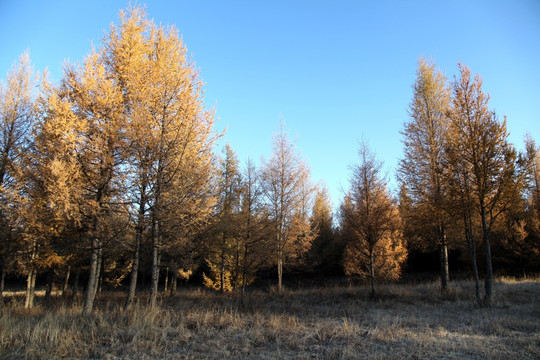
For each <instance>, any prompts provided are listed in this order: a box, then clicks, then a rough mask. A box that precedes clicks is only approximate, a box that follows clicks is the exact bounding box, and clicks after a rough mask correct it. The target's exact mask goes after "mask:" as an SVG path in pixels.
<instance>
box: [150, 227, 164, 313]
mask: <svg viewBox="0 0 540 360" xmlns="http://www.w3.org/2000/svg"><path fill="white" fill-rule="evenodd" d="M155 229H156V231H155V236H154V237H153V238H154V241H153V246H152V279H151V284H150V306H151V307H155V306H156V304H157V295H158V284H159V263H160V256H159V250H160V249H159V247H160V245H161V235H160V228H159V222H156V224H155Z"/></svg>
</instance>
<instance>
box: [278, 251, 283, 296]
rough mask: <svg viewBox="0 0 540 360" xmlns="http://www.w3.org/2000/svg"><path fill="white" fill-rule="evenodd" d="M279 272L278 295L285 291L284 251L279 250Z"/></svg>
mask: <svg viewBox="0 0 540 360" xmlns="http://www.w3.org/2000/svg"><path fill="white" fill-rule="evenodd" d="M277 271H278V293H281V292H282V290H283V250H281V249H279V250H278V259H277Z"/></svg>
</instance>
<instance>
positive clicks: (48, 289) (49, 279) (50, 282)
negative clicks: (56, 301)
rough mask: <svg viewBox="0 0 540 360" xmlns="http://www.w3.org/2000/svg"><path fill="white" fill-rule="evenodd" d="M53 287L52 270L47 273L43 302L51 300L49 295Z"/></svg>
mask: <svg viewBox="0 0 540 360" xmlns="http://www.w3.org/2000/svg"><path fill="white" fill-rule="evenodd" d="M53 286H54V270H53V269H49V271H47V286H46V287H45V300H47V301H50V300H51V294H52V290H53Z"/></svg>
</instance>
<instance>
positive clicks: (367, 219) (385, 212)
mask: <svg viewBox="0 0 540 360" xmlns="http://www.w3.org/2000/svg"><path fill="white" fill-rule="evenodd" d="M359 156H360V163H359V164H358V165H356V166H355V167H354V168H353V173H352V177H351V188H350V190H349V192H348V193H347V195H346V196H345V199H344V201H343V204H342V206H341V227H342V229H343V230H342V231H344V233H345V234H346V237H347V246H346V249H345V255H344V260H343V262H344V268H345V273H346V274H347V275H352V274H356V275H360V276H362V277H365V278H368V279H369V281H370V285H371V295H372V296H374V295H375V279H376V278H377V279H397V278H399V276H400V275H401V268H402V264H403V262H404V261H405V259H406V258H407V250H406V247H405V243H404V240H403V236H402V234H401V229H400V219H399V213H398V209H397V206H396V204H395V201H394V200H393V199H392V197H391V196H390V194H389V193H388V190H387V185H386V182H385V180H384V178H383V177H382V175H381V169H382V163H381V162H379V161H377V160H376V159H375V156H374V155H373V153H372V152H371V151H370V149H369V148H368V146H367V145H366V144H365V143H364V144H362V146H361V148H360V151H359Z"/></svg>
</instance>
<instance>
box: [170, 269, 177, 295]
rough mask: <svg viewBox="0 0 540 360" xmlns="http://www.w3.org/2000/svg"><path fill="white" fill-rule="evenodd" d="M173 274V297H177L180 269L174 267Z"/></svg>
mask: <svg viewBox="0 0 540 360" xmlns="http://www.w3.org/2000/svg"><path fill="white" fill-rule="evenodd" d="M171 271H172V274H171V296H174V295H176V286H177V285H178V267H177V266H176V265H173V267H172V269H171Z"/></svg>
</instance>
